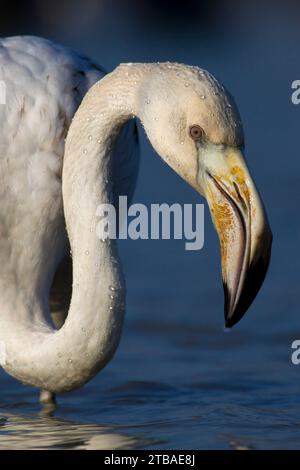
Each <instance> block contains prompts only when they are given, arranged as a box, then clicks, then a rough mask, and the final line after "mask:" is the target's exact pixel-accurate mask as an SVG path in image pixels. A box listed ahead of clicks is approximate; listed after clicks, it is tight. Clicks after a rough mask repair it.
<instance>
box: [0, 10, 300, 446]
mask: <svg viewBox="0 0 300 470" xmlns="http://www.w3.org/2000/svg"><path fill="white" fill-rule="evenodd" d="M91 3H92V2H91ZM241 3H242V2H241ZM131 5H133V2H131ZM246 5H247V2H245V5H244V7H238V6H236V7H235V10H234V11H227V12H226V14H225V13H224V12H222V11H218V9H217V10H216V11H215V12H212V14H211V16H209V15H208V17H207V18H204V20H203V21H200V20H201V14H200V13H201V12H200V13H199V12H198V14H199V21H197V18H196V20H194V21H192V19H191V18H185V17H184V18H182V19H181V21H180V20H179V19H177V20H176V18H175V20H172V18H171V20H172V21H171V20H168V18H167V17H164V19H163V20H162V21H161V22H155V21H154V20H153V17H152V16H151V15H150V13H149V11H146V12H144V13H143V14H142V12H141V11H138V12H135V9H134V8H133V7H132V8H131V9H130V8H129V9H128V10H125V9H121V7H118V8H119V10H118V8H117V7H116V6H114V10H112V8H113V7H110V8H111V10H109V11H107V8H108V7H106V9H105V8H104V10H103V11H100V12H98V13H99V18H98V17H97V16H96V14H95V15H94V16H95V17H96V19H97V18H98V19H97V21H96V20H95V19H94V20H93V21H92V20H91V23H89V22H88V20H87V19H86V18H82V17H81V16H80V14H79V13H78V14H77V16H76V14H75V13H76V12H75V13H74V12H73V13H74V14H73V16H72V20H71V21H66V17H65V16H64V15H67V13H66V12H64V11H63V12H62V13H60V15H61V16H60V17H59V20H57V19H56V21H54V14H53V17H52V16H51V14H50V15H49V11H48V10H47V11H46V12H40V13H39V14H40V15H41V18H42V20H43V21H42V20H40V22H38V20H37V23H36V24H35V28H34V29H33V30H32V29H31V30H30V31H28V29H30V28H29V27H28V28H27V29H26V32H31V33H35V34H41V35H44V36H48V37H52V38H54V39H56V40H57V41H59V42H62V43H65V44H71V45H72V46H74V47H77V48H79V49H81V50H84V51H85V52H86V53H88V54H89V55H91V56H93V57H94V58H95V59H96V60H98V61H99V62H100V63H102V65H103V66H105V67H106V68H107V69H111V68H113V67H114V66H115V65H117V63H119V62H121V61H153V60H155V61H163V60H176V61H180V62H186V63H190V64H197V65H200V66H203V67H205V68H208V69H209V70H210V71H211V72H213V73H214V74H215V75H217V76H218V77H219V78H221V79H222V81H223V82H224V83H225V85H226V86H227V87H228V88H229V89H230V90H231V92H232V93H233V94H234V96H235V99H236V102H237V103H238V106H239V108H240V112H241V116H242V120H243V123H244V128H245V134H246V155H247V159H248V163H249V166H250V168H251V171H252V174H253V177H254V179H255V181H256V183H257V185H258V187H259V189H260V192H261V194H262V197H263V200H264V201H265V205H266V208H267V211H268V214H269V218H270V223H271V226H272V229H273V233H274V245H273V256H272V262H271V266H270V270H269V274H268V276H267V279H266V281H265V283H264V286H263V288H262V290H261V292H260V293H259V296H258V297H257V299H256V301H255V303H254V304H253V306H252V307H251V308H250V309H249V312H248V314H247V315H246V316H245V317H244V318H243V319H242V321H241V322H240V323H239V324H238V325H237V326H236V327H235V328H234V329H233V330H232V331H230V332H225V331H224V329H223V292H222V285H221V276H220V260H219V247H218V240H217V236H216V234H215V232H214V230H213V228H212V224H211V221H210V217H209V214H208V209H207V208H206V212H205V245H204V248H203V250H201V251H199V252H188V251H185V250H184V242H183V241H172V242H171V241H151V242H150V241H135V242H133V241H124V242H122V244H121V247H120V248H121V255H122V259H123V262H124V271H125V273H126V278H127V288H128V299H127V314H126V322H125V328H124V333H123V337H122V341H121V345H120V348H119V350H118V352H117V354H116V356H115V357H114V359H113V361H112V362H111V363H110V364H109V365H108V366H107V367H106V369H105V370H104V371H103V372H102V373H100V374H99V375H98V376H97V377H96V378H95V379H94V380H93V381H92V382H91V383H89V384H88V385H86V386H85V387H84V388H83V389H81V390H79V391H76V392H73V393H69V394H67V395H63V396H59V397H58V402H59V406H58V408H57V410H56V411H55V413H54V414H53V415H52V416H51V415H49V413H48V414H47V410H42V409H41V407H40V406H39V405H38V394H37V391H36V390H34V389H32V388H29V387H24V386H22V385H20V384H19V383H18V382H16V381H15V380H14V379H12V378H10V377H9V376H7V375H6V374H5V373H3V372H2V373H1V374H0V449H3V448H72V449H78V448H90V449H91V448H95V449H99V448H110V449H119V448H125V449H139V448H143V449H151V448H154V447H155V448H159V449H164V448H165V449H167V448H172V449H180V448H183V449H188V448H196V449H230V448H255V449H275V448H284V449H299V448H300V394H299V374H300V365H299V366H298V367H297V366H294V365H293V364H292V363H291V359H290V358H291V343H292V341H293V340H294V339H300V328H299V327H300V312H299V279H300V263H299V234H300V218H299V208H298V201H299V196H300V189H299V181H300V179H299V178H300V158H299V120H300V106H294V105H293V104H292V103H291V100H290V95H291V89H290V86H291V82H292V81H293V80H295V79H300V72H299V53H298V50H297V44H299V43H300V42H299V41H300V31H299V28H298V26H297V22H298V23H299V9H298V7H296V6H295V10H293V11H291V10H283V11H279V10H278V9H277V10H276V9H275V10H273V11H272V12H271V11H269V12H268V11H258V10H253V9H251V7H250V6H248V7H247V6H246ZM249 5H250V4H249ZM219 8H221V7H220V6H219ZM256 8H258V7H256ZM278 8H279V7H278ZM75 10H76V8H75ZM98 13H97V14H98ZM43 14H44V16H43ZM89 14H90V15H91V13H89ZM138 15H140V16H138ZM149 15H150V16H149ZM92 16H93V15H91V18H92ZM94 16H93V18H94ZM179 16H180V15H179ZM80 21H81V23H80ZM164 21H166V25H165V24H164ZM78 24H80V26H81V27H80V28H77V25H78ZM9 31H10V30H9ZM11 32H12V33H18V32H19V31H11ZM140 134H141V153H142V161H141V171H140V177H139V183H138V188H137V191H136V195H135V201H137V202H143V203H145V204H149V203H151V202H168V203H172V202H179V203H197V202H203V201H202V200H201V199H200V198H199V196H198V195H197V194H196V193H195V192H193V191H192V190H191V189H190V188H189V187H188V186H187V185H186V184H185V183H184V182H183V181H181V180H180V178H179V177H178V176H176V175H175V174H174V173H172V171H171V170H170V169H169V168H168V167H167V166H166V165H164V164H163V162H161V161H160V159H159V158H158V157H157V156H156V155H155V153H154V151H153V150H152V149H151V147H150V144H149V143H148V142H147V141H146V139H145V137H144V135H143V133H142V131H141V129H140Z"/></svg>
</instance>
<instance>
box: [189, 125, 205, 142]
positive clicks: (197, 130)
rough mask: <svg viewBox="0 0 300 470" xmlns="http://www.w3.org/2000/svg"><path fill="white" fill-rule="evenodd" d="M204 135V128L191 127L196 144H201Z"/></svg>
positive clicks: (191, 133) (191, 134)
mask: <svg viewBox="0 0 300 470" xmlns="http://www.w3.org/2000/svg"><path fill="white" fill-rule="evenodd" d="M203 135H204V130H203V129H202V127H200V126H198V125H197V124H195V125H194V126H191V127H190V136H191V138H192V139H193V140H194V141H195V142H199V140H201V139H202V137H203Z"/></svg>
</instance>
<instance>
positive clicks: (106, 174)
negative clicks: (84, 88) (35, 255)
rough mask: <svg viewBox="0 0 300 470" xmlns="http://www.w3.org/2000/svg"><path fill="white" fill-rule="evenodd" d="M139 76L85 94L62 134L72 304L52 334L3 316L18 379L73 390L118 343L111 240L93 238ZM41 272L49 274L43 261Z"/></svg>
mask: <svg viewBox="0 0 300 470" xmlns="http://www.w3.org/2000/svg"><path fill="white" fill-rule="evenodd" d="M142 78H143V74H142V67H139V66H132V68H131V67H130V66H129V65H127V66H126V65H124V66H119V67H118V68H117V69H116V70H115V71H114V72H113V73H111V74H109V75H107V76H106V77H105V78H104V79H102V80H101V81H100V82H98V83H97V84H96V85H94V86H93V87H92V88H91V90H90V91H89V92H88V93H87V95H86V96H85V98H84V100H83V102H82V104H81V106H80V107H79V109H78V111H77V113H76V115H75V118H74V120H73V122H72V125H71V127H70V129H69V133H68V136H67V141H66V147H65V156H64V166H63V186H62V191H63V203H64V213H65V221H66V227H67V231H68V236H69V240H70V245H71V252H72V257H73V290H72V299H71V304H70V309H69V313H68V317H67V320H66V322H65V324H64V325H63V327H62V328H61V329H60V330H58V331H56V330H54V329H52V328H51V327H50V326H48V325H47V324H46V323H43V322H41V321H40V315H36V316H35V319H36V321H35V323H33V322H32V315H29V313H28V308H27V307H26V306H25V305H24V306H23V310H25V311H26V312H24V317H26V315H27V319H28V321H27V322H25V323H24V322H22V324H20V325H19V324H17V325H16V328H12V325H11V324H10V322H9V320H8V319H7V320H6V322H2V323H3V328H2V332H1V334H0V362H1V363H2V364H1V365H2V366H3V367H4V368H5V369H6V370H7V371H8V372H9V373H11V374H12V375H14V376H15V377H17V378H19V379H21V380H22V381H23V382H26V383H29V384H31V385H34V386H38V387H41V388H43V389H47V390H51V391H56V392H59V391H66V390H70V389H73V388H76V387H79V386H81V385H83V384H84V383H85V382H87V381H88V380H89V379H90V378H91V377H93V376H94V375H95V374H96V373H97V372H98V371H99V370H100V369H101V368H103V367H104V366H105V364H106V363H107V362H108V361H109V360H110V359H111V357H112V355H113V353H114V352H115V350H116V347H117V345H118V343H119V339H120V334H121V329H122V323H123V316H124V302H125V289H124V281H123V277H122V273H121V268H120V264H119V259H118V253H117V246H116V241H115V240H106V241H101V240H100V239H99V238H98V237H97V234H96V226H97V223H98V222H99V218H98V217H97V214H96V211H97V207H98V205H99V204H101V203H109V202H112V197H111V194H112V184H113V181H112V168H111V161H112V158H111V157H112V152H113V148H114V144H115V142H116V138H117V136H118V134H119V131H120V128H121V127H122V125H123V124H124V123H125V122H126V121H127V120H128V119H130V118H131V117H132V116H133V115H135V114H136V107H137V105H136V102H137V99H136V98H137V90H138V88H139V84H140V82H141V80H142ZM48 230H49V229H48ZM53 236H54V234H53ZM47 267H48V269H49V270H51V269H53V268H52V266H51V263H50V261H49V262H48V266H47ZM47 267H46V266H45V267H44V271H46V270H47ZM44 277H45V279H47V278H48V277H49V276H44ZM44 287H45V288H47V289H49V286H46V285H45V286H44ZM42 290H43V289H40V291H42ZM37 303H38V302H37ZM40 304H41V306H40V307H39V308H40V309H42V308H45V307H43V303H42V302H40ZM22 313H23V312H22ZM29 320H30V321H29ZM20 338H21V340H20Z"/></svg>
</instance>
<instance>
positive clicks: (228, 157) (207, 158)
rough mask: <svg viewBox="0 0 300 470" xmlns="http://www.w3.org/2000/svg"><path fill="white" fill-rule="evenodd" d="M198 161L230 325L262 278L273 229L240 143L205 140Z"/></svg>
mask: <svg viewBox="0 0 300 470" xmlns="http://www.w3.org/2000/svg"><path fill="white" fill-rule="evenodd" d="M199 167H200V168H201V170H200V171H199V183H200V184H201V187H202V188H203V192H204V194H205V197H206V199H207V202H208V204H209V208H210V212H211V216H212V219H213V222H214V225H215V227H216V230H217V232H218V236H219V240H220V248H221V258H222V277H223V285H224V295H225V326H226V327H232V326H233V325H235V324H236V323H237V322H238V321H239V320H240V319H241V318H242V317H243V315H244V314H245V313H246V311H247V310H248V308H249V306H250V305H251V303H252V302H253V300H254V299H255V297H256V295H257V293H258V291H259V289H260V287H261V285H262V283H263V281H264V278H265V275H266V273H267V270H268V265H269V261H270V256H271V245H272V233H271V230H270V226H269V223H268V219H267V215H266V212H265V210H264V207H263V204H262V201H261V199H260V197H259V194H258V192H257V190H256V188H255V185H254V183H253V180H252V178H251V176H250V174H249V171H248V169H247V166H246V163H245V160H244V158H243V155H242V152H241V151H240V150H239V149H236V148H226V147H225V146H213V145H210V147H209V146H207V148H206V150H204V152H202V153H201V166H200V165H199ZM200 180H201V181H200Z"/></svg>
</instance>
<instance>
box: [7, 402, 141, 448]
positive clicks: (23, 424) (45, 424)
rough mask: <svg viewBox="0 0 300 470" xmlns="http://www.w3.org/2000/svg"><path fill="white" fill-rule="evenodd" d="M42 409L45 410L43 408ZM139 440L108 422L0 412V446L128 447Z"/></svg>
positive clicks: (131, 446)
mask: <svg viewBox="0 0 300 470" xmlns="http://www.w3.org/2000/svg"><path fill="white" fill-rule="evenodd" d="M44 411H45V410H44ZM138 442H139V440H138V439H137V438H135V437H134V436H126V435H122V434H119V433H117V432H114V430H113V428H112V427H110V426H102V425H98V424H81V423H76V422H72V421H67V420H63V419H59V418H54V417H51V416H49V415H48V414H47V410H46V413H41V414H40V415H21V414H17V413H1V414H0V450H5V449H7V450H11V449H81V450H84V449H87V450H101V449H132V448H133V447H136V446H137V443H138Z"/></svg>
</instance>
